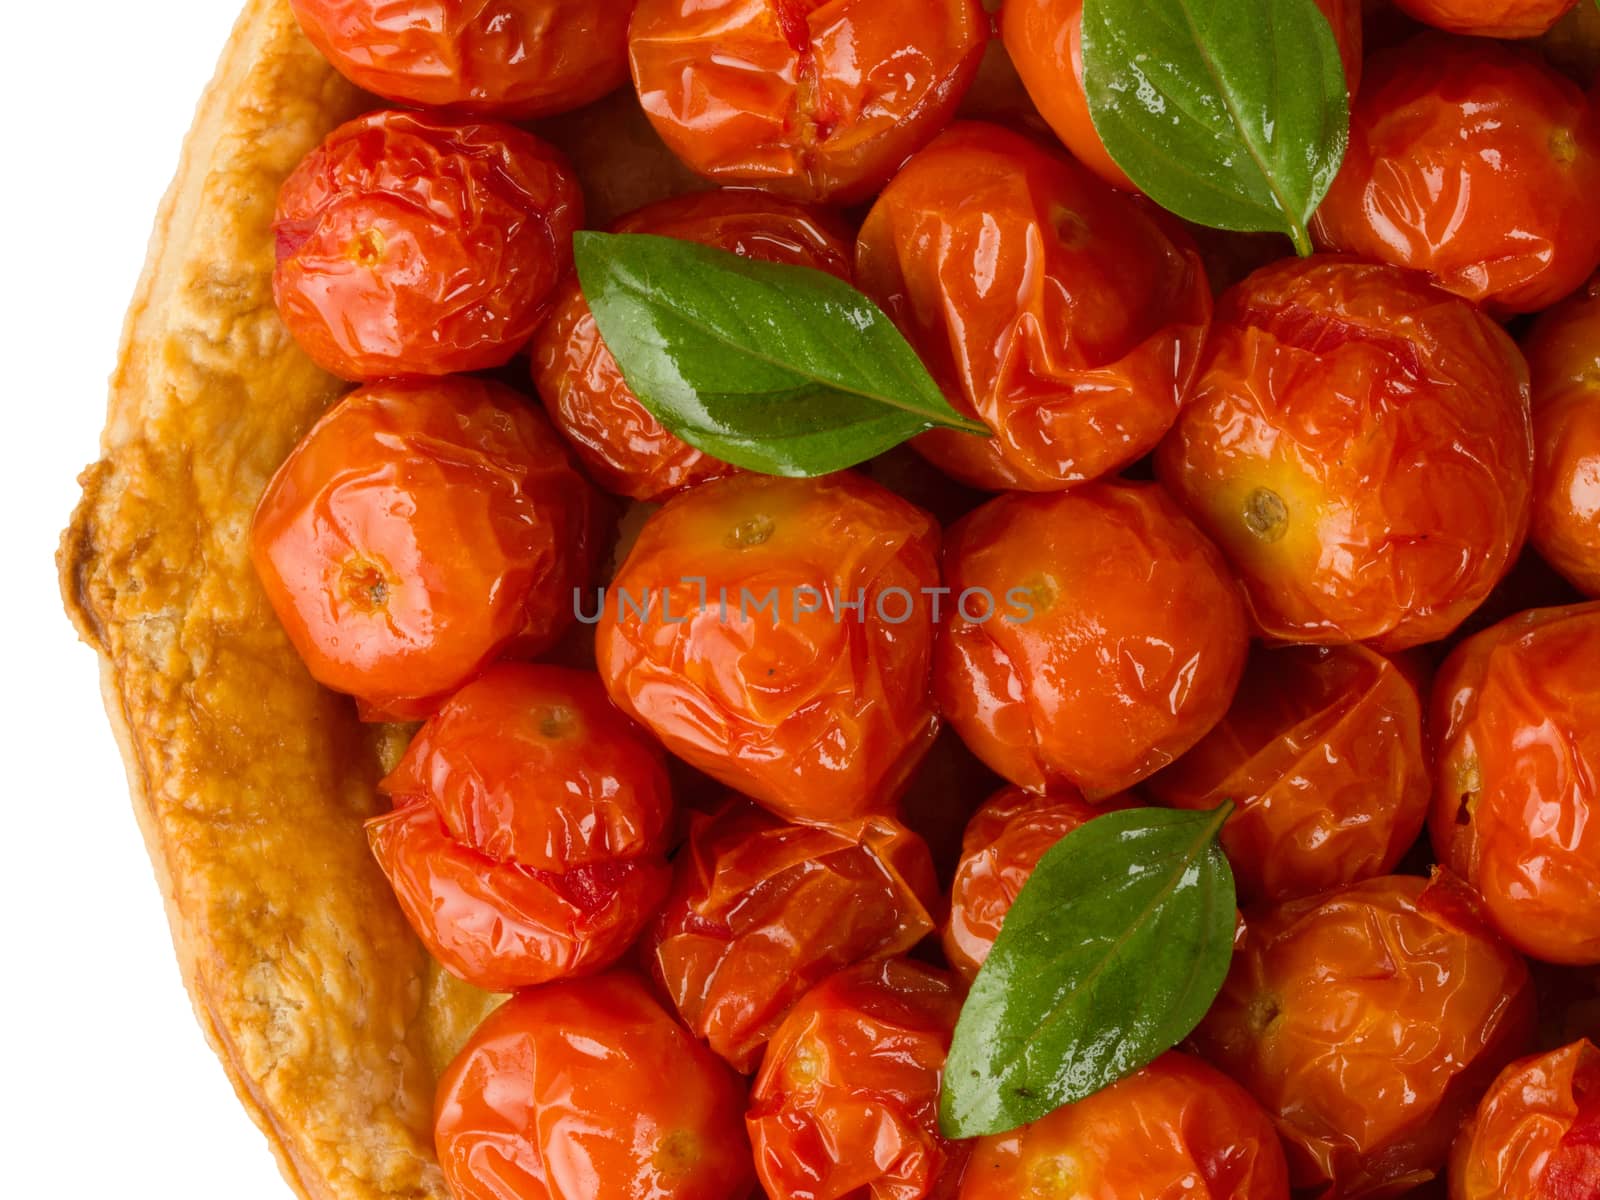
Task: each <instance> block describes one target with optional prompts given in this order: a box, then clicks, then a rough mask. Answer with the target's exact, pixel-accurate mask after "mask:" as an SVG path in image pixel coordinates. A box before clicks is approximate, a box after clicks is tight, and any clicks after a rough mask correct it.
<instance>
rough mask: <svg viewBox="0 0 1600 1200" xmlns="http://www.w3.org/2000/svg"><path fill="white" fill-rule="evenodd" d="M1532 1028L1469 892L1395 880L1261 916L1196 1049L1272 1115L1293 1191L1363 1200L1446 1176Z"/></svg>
mask: <svg viewBox="0 0 1600 1200" xmlns="http://www.w3.org/2000/svg"><path fill="white" fill-rule="evenodd" d="M1533 1022H1534V1002H1533V989H1532V984H1531V982H1530V980H1529V977H1528V968H1527V965H1526V964H1525V963H1524V962H1523V961H1522V959H1521V958H1520V957H1518V955H1517V954H1516V953H1515V952H1514V951H1512V950H1511V949H1510V948H1509V947H1507V946H1506V945H1505V944H1504V943H1502V942H1501V941H1500V940H1499V939H1498V938H1497V937H1495V935H1494V934H1493V932H1492V931H1491V930H1490V929H1489V928H1488V926H1487V925H1486V924H1485V923H1484V922H1483V919H1482V917H1481V915H1480V913H1479V910H1478V908H1477V903H1476V900H1475V898H1474V897H1473V895H1472V893H1471V892H1470V891H1469V890H1468V889H1467V888H1466V887H1465V885H1463V884H1462V883H1461V882H1460V881H1459V880H1457V879H1455V878H1454V877H1452V876H1450V875H1448V874H1439V875H1436V876H1435V877H1434V878H1433V879H1432V880H1431V881H1430V880H1425V879H1418V878H1413V877H1411V876H1402V875H1390V876H1384V877H1382V878H1379V879H1369V880H1366V881H1365V882H1362V883H1358V884H1354V885H1352V886H1350V887H1347V888H1342V889H1340V890H1338V891H1334V892H1328V893H1325V894H1323V895H1321V896H1317V897H1312V898H1310V899H1306V900H1296V901H1292V902H1291V903H1288V904H1285V905H1283V906H1281V907H1279V908H1275V909H1271V910H1269V911H1266V912H1262V913H1256V914H1252V915H1251V916H1250V917H1249V918H1248V919H1247V922H1246V926H1245V929H1244V931H1243V934H1242V939H1241V944H1240V945H1239V947H1238V949H1237V951H1236V953H1235V955H1234V962H1233V969H1232V971H1231V973H1230V974H1229V976H1228V981H1227V983H1226V984H1225V985H1224V987H1223V990H1222V994H1221V995H1220V996H1219V997H1218V998H1217V1001H1216V1003H1215V1005H1213V1007H1212V1009H1211V1012H1210V1014H1209V1015H1208V1016H1207V1017H1206V1019H1205V1021H1204V1022H1202V1024H1201V1026H1200V1028H1199V1029H1198V1030H1197V1031H1196V1034H1195V1042H1196V1044H1197V1045H1198V1047H1199V1048H1200V1050H1201V1052H1202V1053H1203V1054H1205V1056H1206V1057H1207V1058H1209V1059H1210V1060H1211V1061H1212V1062H1213V1063H1215V1064H1216V1065H1217V1066H1219V1067H1221V1068H1222V1070H1224V1071H1226V1072H1227V1073H1228V1074H1229V1075H1231V1076H1232V1077H1233V1078H1234V1079H1237V1080H1238V1081H1239V1082H1240V1083H1242V1084H1243V1085H1244V1086H1245V1087H1246V1088H1248V1089H1249V1090H1250V1092H1251V1093H1252V1094H1254V1096H1255V1097H1256V1099H1257V1100H1259V1101H1260V1102H1261V1104H1262V1105H1263V1106H1264V1107H1265V1108H1266V1109H1267V1111H1268V1112H1269V1113H1271V1114H1273V1116H1274V1118H1275V1119H1276V1121H1277V1125H1278V1131H1279V1132H1280V1133H1281V1134H1282V1135H1283V1138H1284V1141H1285V1143H1286V1146H1287V1148H1288V1151H1289V1167H1290V1172H1291V1175H1292V1178H1293V1182H1294V1184H1295V1186H1296V1187H1297V1188H1306V1189H1316V1194H1317V1195H1321V1196H1327V1197H1335V1196H1337V1197H1340V1198H1341V1200H1346V1198H1348V1200H1357V1198H1359V1197H1363V1196H1391V1195H1397V1194H1399V1193H1400V1192H1402V1191H1404V1190H1405V1188H1406V1187H1407V1186H1410V1185H1417V1184H1422V1183H1424V1182H1426V1181H1427V1180H1428V1179H1430V1178H1432V1177H1433V1176H1434V1175H1435V1174H1436V1173H1437V1172H1438V1170H1439V1169H1440V1168H1441V1167H1442V1166H1443V1165H1444V1161H1445V1157H1446V1155H1447V1154H1448V1153H1449V1149H1450V1140H1451V1138H1452V1137H1453V1136H1454V1135H1455V1131H1456V1128H1457V1126H1459V1125H1460V1123H1461V1119H1462V1117H1464V1116H1465V1115H1466V1114H1467V1113H1468V1112H1469V1111H1470V1110H1471V1108H1472V1105H1473V1104H1474V1103H1475V1102H1476V1100H1477V1097H1478V1096H1479V1095H1481V1094H1482V1090H1483V1089H1484V1087H1486V1086H1487V1085H1488V1083H1489V1081H1490V1080H1491V1079H1493V1078H1494V1075H1495V1073H1496V1072H1498V1071H1499V1070H1500V1069H1501V1068H1502V1067H1504V1066H1505V1065H1506V1063H1508V1062H1509V1061H1510V1060H1511V1059H1512V1058H1514V1057H1516V1056H1517V1055H1518V1054H1521V1053H1523V1052H1524V1051H1525V1050H1526V1048H1527V1043H1528V1041H1529V1039H1530V1037H1531V1035H1532V1032H1533Z"/></svg>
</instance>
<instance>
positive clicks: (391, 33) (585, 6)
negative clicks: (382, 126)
mask: <svg viewBox="0 0 1600 1200" xmlns="http://www.w3.org/2000/svg"><path fill="white" fill-rule="evenodd" d="M290 6H291V7H292V8H293V9H294V14H295V16H296V17H298V18H299V19H300V27H301V28H302V29H304V30H305V31H306V36H307V37H309V38H310V39H311V41H312V42H313V43H314V44H315V45H316V47H317V49H318V50H321V51H322V53H323V54H324V55H326V56H327V57H328V59H329V60H330V61H331V62H332V63H333V65H334V66H335V67H337V68H338V69H339V71H340V72H341V73H342V74H343V75H344V76H345V77H346V78H347V79H349V80H350V81H351V82H352V83H354V84H355V85H356V86H357V87H360V88H365V89H366V90H367V91H369V92H371V93H373V94H374V95H376V96H382V97H384V98H385V99H387V100H395V101H398V102H399V103H401V104H415V105H420V106H422V107H424V108H450V109H456V110H460V111H463V112H477V113H493V114H495V115H499V116H505V117H514V118H519V119H521V118H528V117H542V116H547V115H549V114H552V113H559V112H565V111H566V110H568V109H571V108H577V107H579V106H580V105H583V104H587V103H589V101H591V100H598V99H599V98H600V97H601V96H604V95H605V94H606V93H607V92H609V91H611V90H612V89H613V88H617V87H621V86H622V85H623V84H624V83H626V82H627V81H628V15H629V14H630V13H631V12H632V11H633V4H632V0H421V2H417V0H411V2H408V3H406V4H402V5H395V4H386V3H383V2H382V0H290Z"/></svg>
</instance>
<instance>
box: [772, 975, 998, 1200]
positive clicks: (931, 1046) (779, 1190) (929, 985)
mask: <svg viewBox="0 0 1600 1200" xmlns="http://www.w3.org/2000/svg"><path fill="white" fill-rule="evenodd" d="M960 1015H961V992H960V991H959V990H957V988H956V987H955V986H954V985H953V984H952V983H951V981H950V979H949V977H948V976H946V975H944V974H942V973H941V972H939V971H935V970H932V969H931V968H929V967H924V966H921V965H919V964H917V963H911V962H907V961H905V960H904V959H890V960H888V961H887V962H873V963H863V964H861V965H860V966H857V967H853V968H851V969H849V970H846V971H841V972H840V973H839V974H837V975H833V976H831V977H830V978H828V979H827V980H826V981H825V982H823V983H821V984H819V985H818V986H816V987H814V988H812V989H811V991H809V992H807V993H806V996H805V999H803V1000H802V1001H800V1003H799V1004H797V1005H796V1006H795V1007H794V1009H793V1010H792V1011H791V1012H790V1013H789V1016H788V1018H787V1019H786V1020H785V1021H784V1023H783V1025H782V1026H781V1027H780V1028H779V1029H778V1032H777V1033H775V1034H774V1035H773V1037H772V1041H771V1042H770V1043H768V1045H767V1053H766V1057H765V1058H764V1059H763V1060H762V1063H761V1073H760V1074H759V1075H758V1076H757V1077H756V1082H755V1087H754V1088H753V1089H752V1090H751V1093H750V1108H749V1112H748V1113H747V1115H746V1118H745V1124H746V1126H747V1128H748V1129H749V1132H750V1141H751V1144H752V1145H753V1146H754V1148H755V1159H756V1174H757V1175H758V1176H759V1177H760V1179H761V1184H762V1186H763V1187H764V1188H765V1189H766V1194H767V1196H768V1197H769V1198H770V1200H835V1198H841V1197H847V1196H848V1197H857V1198H859V1200H954V1197H955V1195H956V1189H957V1188H958V1187H959V1186H960V1183H961V1172H962V1169H963V1168H964V1167H965V1166H966V1161H967V1154H968V1152H969V1151H970V1149H971V1143H970V1142H952V1141H950V1140H948V1139H946V1138H945V1137H944V1136H943V1135H941V1134H940V1132H939V1085H940V1080H941V1079H942V1077H943V1073H944V1061H945V1056H946V1055H947V1054H948V1053H949V1052H950V1036H951V1034H952V1033H954V1032H955V1027H956V1018H957V1017H959V1016H960Z"/></svg>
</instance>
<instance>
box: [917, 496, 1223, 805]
mask: <svg viewBox="0 0 1600 1200" xmlns="http://www.w3.org/2000/svg"><path fill="white" fill-rule="evenodd" d="M944 566H945V584H946V586H947V587H949V589H950V593H951V595H950V603H948V604H947V605H946V606H945V607H946V612H945V615H944V621H943V624H942V626H941V628H940V634H939V641H938V644H937V646H936V648H935V654H934V693H935V695H936V696H937V698H938V701H939V707H940V711H941V712H942V713H943V714H944V716H945V717H946V718H947V719H948V720H949V721H950V724H951V726H952V727H953V728H954V729H955V731H956V732H957V733H958V734H960V735H961V738H962V740H963V741H964V742H966V744H967V746H968V747H969V748H970V749H971V750H972V752H973V753H974V754H976V755H977V756H978V757H979V758H980V759H982V760H983V761H984V762H985V763H987V764H988V766H989V767H990V768H991V769H992V770H994V771H995V772H997V773H998V774H1000V775H1002V776H1004V777H1005V778H1006V779H1008V780H1010V781H1011V782H1012V783H1014V784H1016V785H1018V786H1019V787H1023V788H1026V789H1028V790H1030V791H1045V790H1047V789H1050V788H1053V787H1060V786H1062V785H1068V786H1070V787H1074V788H1077V789H1080V790H1081V791H1082V792H1083V793H1084V794H1085V795H1086V796H1088V797H1089V798H1090V799H1091V800H1093V799H1097V798H1100V797H1104V796H1109V795H1111V794H1113V793H1115V792H1119V791H1122V790H1123V789H1124V788H1127V787H1129V786H1131V785H1133V784H1134V783H1137V782H1138V781H1139V780H1141V779H1144V778H1146V777H1147V776H1149V775H1151V774H1153V773H1154V772H1155V771H1157V770H1159V769H1160V768H1162V767H1164V766H1166V765H1167V764H1168V763H1170V762H1172V761H1173V760H1174V759H1175V758H1177V757H1178V756H1179V755H1180V754H1182V753H1183V752H1184V751H1186V750H1188V749H1189V747H1191V746H1192V745H1194V744H1195V742H1197V741H1199V740H1200V738H1201V737H1203V736H1204V735H1205V733H1206V732H1207V731H1208V730H1209V729H1210V728H1211V727H1212V726H1213V725H1215V724H1216V723H1217V721H1218V720H1220V719H1221V717H1222V715H1223V713H1224V712H1226V711H1227V708H1228V704H1229V702H1230V701H1231V700H1232V699H1233V693H1234V689H1235V687H1236V686H1237V685H1238V682H1239V675H1240V673H1241V672H1242V670H1243V669H1244V663H1245V656H1246V652H1247V650H1248V647H1249V630H1248V627H1247V625H1246V623H1245V615H1244V608H1243V605H1242V603H1241V602H1240V599H1239V595H1238V591H1237V589H1236V587H1235V585H1234V582H1233V579H1232V577H1231V576H1230V575H1229V573H1228V569H1227V565H1226V564H1225V563H1224V562H1223V560H1222V556H1221V554H1219V553H1218V552H1217V549H1216V547H1214V546H1213V545H1212V544H1211V543H1210V542H1209V541H1207V540H1206V537H1205V535H1204V534H1202V533H1201V532H1200V531H1199V530H1198V529H1196V528H1195V526H1194V525H1193V524H1192V523H1191V522H1190V521H1189V520H1188V518H1187V517H1185V516H1184V515H1183V513H1182V512H1181V511H1179V509H1178V506H1177V505H1176V504H1175V503H1173V501H1172V500H1171V499H1170V498H1169V497H1168V496H1167V494H1166V492H1164V491H1163V490H1162V489H1161V488H1160V487H1159V486H1158V485H1156V484H1124V483H1117V484H1111V483H1095V484H1089V485H1086V486H1084V487H1081V488H1077V489H1074V490H1073V491H1070V492H1061V493H1051V494H1034V495H1027V494H1023V493H1012V494H1009V495H1005V496H1001V497H999V498H998V499H995V500H991V501H990V502H989V503H988V504H986V505H984V506H983V507H982V508H980V509H978V510H977V511H976V512H974V513H972V514H970V515H969V516H967V517H965V518H964V519H963V520H961V521H960V522H959V523H958V524H956V525H955V526H954V527H953V528H952V529H951V530H950V531H949V534H948V540H947V546H946V551H945V560H944ZM963 594H969V595H971V596H976V597H977V599H976V600H969V602H968V604H967V605H966V611H965V612H963V611H962V606H961V604H960V603H959V600H960V597H961V596H962V595H963ZM985 596H987V597H988V598H989V600H988V602H987V604H986V603H985V600H984V597H985Z"/></svg>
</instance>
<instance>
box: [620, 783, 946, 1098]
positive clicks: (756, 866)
mask: <svg viewBox="0 0 1600 1200" xmlns="http://www.w3.org/2000/svg"><path fill="white" fill-rule="evenodd" d="M938 890H939V889H938V881H937V879H936V878H935V876H934V871H933V860H932V858H931V857H930V856H929V854H928V848H927V846H926V845H925V844H924V843H923V841H922V839H921V838H919V837H917V836H916V834H914V833H912V832H911V831H910V830H908V829H906V828H905V827H904V826H903V825H901V824H899V823H898V822H897V821H892V820H890V819H889V818H887V817H867V818H864V819H861V820H857V821H849V822H844V823H841V824H839V825H836V826H833V827H829V828H824V827H821V826H801V825H786V824H784V823H783V822H781V821H779V820H777V819H776V818H774V817H772V816H771V815H770V814H768V813H765V812H763V811H762V810H761V809H759V808H756V807H755V806H753V805H750V804H747V803H744V802H742V801H741V802H736V803H733V804H730V805H729V806H727V807H725V808H724V809H722V810H721V811H720V812H718V813H716V814H714V815H710V816H708V815H705V814H696V815H695V816H694V817H693V818H692V820H691V824H690V833H689V843H688V846H687V848H686V849H685V850H683V851H682V852H680V853H679V855H678V857H677V859H676V861H675V863H674V874H673V882H672V892H671V894H670V895H669V896H668V897H667V901H666V904H665V905H664V906H663V908H662V910H661V915H660V918H659V919H658V921H657V923H656V925H655V927H654V928H653V930H652V931H651V933H650V935H649V937H648V939H647V941H646V944H645V955H646V959H647V961H648V962H649V964H650V969H651V973H652V974H653V975H654V976H655V978H656V980H657V981H658V983H660V985H661V986H662V987H663V988H664V989H665V992H666V994H667V995H668V996H669V997H670V998H671V1000H672V1003H673V1004H674V1006H675V1007H676V1008H677V1010H678V1013H679V1015H680V1016H682V1018H683V1020H684V1023H685V1024H687V1025H688V1026H689V1028H690V1029H691V1030H693V1031H694V1033H695V1034H696V1036H698V1037H701V1038H704V1039H705V1040H706V1042H707V1043H708V1044H709V1045H710V1046H711V1048H712V1049H713V1050H714V1051H716V1052H717V1053H718V1054H719V1055H721V1056H722V1057H723V1058H724V1059H726V1060H727V1061H728V1062H730V1063H732V1064H733V1066H734V1067H735V1068H737V1069H738V1070H740V1071H743V1072H747V1073H748V1072H750V1071H752V1070H754V1069H755V1067H756V1066H757V1064H758V1063H759V1062H760V1058H761V1051H762V1047H763V1046H765V1045H766V1042H767V1039H768V1038H770V1037H771V1036H772V1034H773V1032H774V1031H775V1030H776V1029H777V1028H778V1026H779V1025H780V1024H781V1023H782V1021H783V1019H784V1017H785V1016H786V1015H787V1014H788V1012H789V1010H790V1009H791V1008H792V1007H793V1006H794V1004H795V1003H796V1002H797V1001H798V1000H799V999H800V998H801V996H803V995H804V994H805V993H806V992H807V991H808V990H809V989H810V988H811V987H812V986H814V985H815V984H817V983H820V982H821V981H822V980H823V979H825V978H826V977H827V976H828V975H830V974H832V973H833V972H835V971H838V970H841V969H843V968H844V967H848V966H850V965H852V964H854V963H858V962H866V961H873V960H877V959H883V958H892V957H893V956H895V955H897V954H904V953H905V952H907V951H909V950H910V949H911V948H912V947H914V946H915V945H917V943H919V942H920V941H922V939H923V938H924V937H926V936H927V935H928V934H929V933H932V932H933V930H934V929H935V928H936V927H937V919H936V917H935V915H934V914H935V913H936V912H937V910H938V906H939V896H938Z"/></svg>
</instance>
